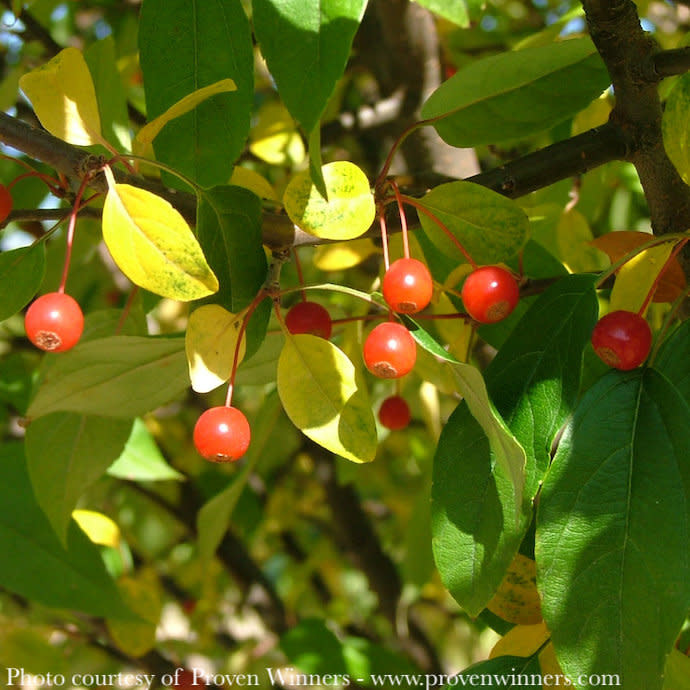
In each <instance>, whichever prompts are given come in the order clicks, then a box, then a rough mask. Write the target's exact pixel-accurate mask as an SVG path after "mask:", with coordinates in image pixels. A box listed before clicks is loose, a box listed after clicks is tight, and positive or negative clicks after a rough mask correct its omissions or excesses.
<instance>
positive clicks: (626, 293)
mask: <svg viewBox="0 0 690 690" xmlns="http://www.w3.org/2000/svg"><path fill="white" fill-rule="evenodd" d="M672 252H673V243H672V242H665V243H664V244H658V245H656V246H655V247H649V248H648V249H645V250H644V251H642V252H640V253H639V254H637V255H636V256H634V257H633V258H632V259H630V260H629V261H626V262H625V264H624V265H623V266H622V267H621V268H620V269H619V270H618V273H617V274H616V282H615V283H614V284H613V289H612V290H611V300H610V302H609V309H610V310H611V311H615V310H617V309H626V310H628V311H634V312H638V311H639V310H640V309H641V308H642V306H643V305H644V303H645V301H646V299H647V296H648V295H649V292H650V290H652V289H653V287H654V283H655V282H656V281H657V279H658V278H659V274H660V273H661V271H662V270H663V268H664V266H665V265H666V262H667V261H668V259H669V257H670V256H671V253H672Z"/></svg>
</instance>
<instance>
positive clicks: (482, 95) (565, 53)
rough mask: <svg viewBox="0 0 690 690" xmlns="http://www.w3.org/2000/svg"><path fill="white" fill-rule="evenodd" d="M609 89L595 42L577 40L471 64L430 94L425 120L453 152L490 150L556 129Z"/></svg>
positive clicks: (425, 109)
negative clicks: (492, 146) (478, 148)
mask: <svg viewBox="0 0 690 690" xmlns="http://www.w3.org/2000/svg"><path fill="white" fill-rule="evenodd" d="M609 83H610V78H609V76H608V72H607V71H606V68H605V66H604V63H603V61H602V60H601V58H600V57H599V54H598V53H597V51H596V48H595V47H594V44H593V43H592V41H591V40H590V39H589V38H575V39H570V40H565V41H560V42H557V43H552V44H550V45H546V46H537V47H534V48H525V49H524V50H519V51H512V52H506V53H501V54H499V55H492V56H490V57H487V58H483V59H481V60H477V61H475V62H472V63H471V64H469V65H468V66H467V67H464V68H463V69H460V70H458V71H457V73H456V74H454V75H453V76H452V77H451V78H450V79H448V80H447V81H445V82H444V83H443V84H441V86H440V87H439V88H438V89H436V91H434V93H432V94H431V96H430V97H429V99H428V100H427V101H426V103H425V104H424V106H423V107H422V117H423V118H424V119H434V120H435V121H434V122H433V125H434V127H435V128H436V130H437V131H438V133H439V134H440V135H441V137H442V138H443V139H444V140H445V141H446V142H448V143H449V144H451V145H452V146H458V147H467V146H478V145H480V144H490V143H495V142H499V141H506V140H509V139H517V138H520V137H525V136H529V135H532V134H536V133H538V132H541V131H543V130H546V129H549V128H550V127H553V126H554V125H556V124H558V123H559V122H561V121H562V120H565V119H566V118H568V117H571V116H572V115H575V114H576V113H577V112H578V111H580V110H582V109H583V108H584V107H585V106H586V105H587V104H588V103H589V102H590V101H592V100H594V99H595V98H597V97H598V96H599V95H600V94H601V92H602V91H603V90H604V89H606V87H607V86H608V85H609Z"/></svg>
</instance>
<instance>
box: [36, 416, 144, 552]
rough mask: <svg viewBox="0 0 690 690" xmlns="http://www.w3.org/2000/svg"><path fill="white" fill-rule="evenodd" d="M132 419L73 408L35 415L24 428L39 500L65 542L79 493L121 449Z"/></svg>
mask: <svg viewBox="0 0 690 690" xmlns="http://www.w3.org/2000/svg"><path fill="white" fill-rule="evenodd" d="M131 430H132V422H131V420H126V419H118V420H114V419H108V418H106V417H95V416H91V415H85V414H77V413H74V412H54V413H53V414H49V415H45V416H44V417H40V418H39V419H35V420H34V421H33V422H31V424H29V428H28V429H27V431H26V462H27V469H28V472H29V477H30V479H31V485H32V486H33V489H34V495H35V496H36V501H37V502H38V505H40V506H41V508H42V509H43V512H44V513H45V514H46V516H47V517H48V520H49V521H50V524H51V525H52V526H53V529H54V530H55V532H56V534H57V535H58V537H59V538H60V541H61V542H62V543H63V544H64V545H66V540H67V530H68V528H69V524H70V521H71V518H72V511H73V510H74V509H75V508H76V506H77V502H78V501H79V499H80V498H81V496H82V494H83V493H84V492H85V491H86V489H88V488H89V487H90V486H91V485H92V484H93V483H94V482H95V481H96V480H97V479H98V478H99V477H101V475H103V474H105V471H106V470H107V469H108V467H109V466H110V464H111V463H112V462H113V461H114V460H115V459H116V458H117V457H118V456H119V455H120V453H121V452H122V451H123V449H124V447H125V444H126V443H127V439H128V438H129V435H130V432H131Z"/></svg>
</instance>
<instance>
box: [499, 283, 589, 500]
mask: <svg viewBox="0 0 690 690" xmlns="http://www.w3.org/2000/svg"><path fill="white" fill-rule="evenodd" d="M595 278H596V276H594V275H586V274H583V275H570V276H566V277H564V278H562V279H560V280H559V281H558V282H556V283H555V284H553V285H552V286H550V287H549V288H548V289H547V290H545V291H544V292H543V293H542V294H541V295H540V297H539V298H538V299H537V300H536V301H535V302H534V303H533V304H532V306H531V307H530V308H529V310H528V311H527V313H526V314H525V315H524V316H523V318H522V319H521V320H520V321H519V322H518V324H517V325H516V327H515V328H514V329H513V331H512V332H511V334H510V335H509V336H508V338H507V340H506V341H505V343H504V344H503V347H501V349H500V350H499V351H498V354H497V355H496V357H495V358H494V359H493V360H492V362H491V364H490V365H489V366H488V367H487V369H486V371H485V379H486V385H487V388H488V390H489V396H490V397H491V399H492V400H493V401H494V402H495V404H496V407H497V409H498V411H499V413H500V414H501V416H502V417H503V419H504V420H505V422H506V424H507V425H508V427H509V428H510V430H511V431H512V432H513V434H515V437H516V438H517V439H518V441H519V442H520V443H521V444H522V447H523V448H524V450H525V452H526V453H527V480H526V489H525V490H526V493H527V495H528V496H530V497H531V496H533V495H534V491H536V488H537V484H538V482H539V481H540V479H541V477H542V476H543V474H544V472H545V471H546V468H547V466H548V463H549V458H550V451H551V444H552V443H553V440H554V438H555V436H556V434H557V433H558V431H559V430H560V428H561V426H562V425H563V423H564V422H565V420H566V419H567V418H568V416H569V415H570V413H571V412H572V410H573V406H574V405H575V400H576V397H577V394H578V391H579V385H580V371H581V368H582V353H583V351H584V348H585V346H586V345H587V344H588V343H589V339H590V336H591V333H592V329H593V328H594V324H595V323H596V321H597V317H598V309H599V308H598V302H597V297H596V293H595V291H594V281H595Z"/></svg>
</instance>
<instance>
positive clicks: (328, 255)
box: [312, 239, 380, 271]
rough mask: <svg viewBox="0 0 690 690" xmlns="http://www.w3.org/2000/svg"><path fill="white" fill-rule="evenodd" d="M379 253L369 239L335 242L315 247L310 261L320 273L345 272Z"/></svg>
mask: <svg viewBox="0 0 690 690" xmlns="http://www.w3.org/2000/svg"><path fill="white" fill-rule="evenodd" d="M379 251H380V250H379V249H378V248H377V247H376V245H375V244H374V243H373V242H372V241H371V240H370V239H360V240H351V241H349V242H342V243H341V242H336V243H335V244H324V245H321V246H319V247H316V249H315V251H314V257H313V259H312V261H313V263H314V266H316V267H317V268H318V269H319V270H321V271H346V270H347V269H348V268H352V267H353V266H357V265H359V264H361V263H362V261H365V260H366V259H368V258H369V257H370V256H373V255H374V254H378V252H379Z"/></svg>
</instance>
